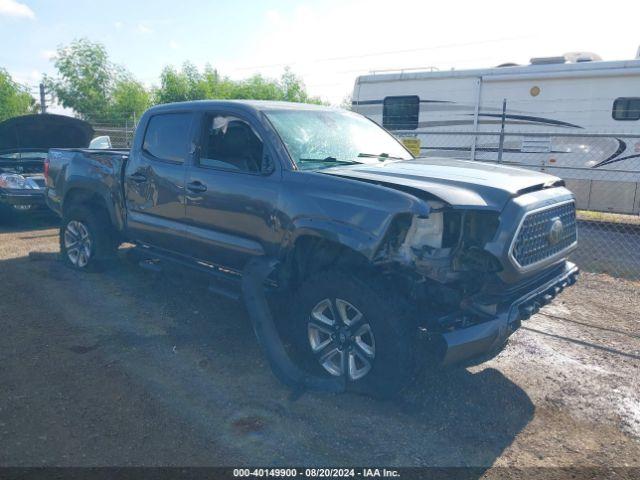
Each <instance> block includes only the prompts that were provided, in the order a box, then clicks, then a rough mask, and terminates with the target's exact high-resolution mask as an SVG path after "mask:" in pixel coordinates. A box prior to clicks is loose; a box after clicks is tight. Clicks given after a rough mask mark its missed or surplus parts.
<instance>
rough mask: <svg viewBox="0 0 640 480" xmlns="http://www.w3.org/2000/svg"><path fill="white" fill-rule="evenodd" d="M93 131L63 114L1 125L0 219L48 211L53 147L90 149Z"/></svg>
mask: <svg viewBox="0 0 640 480" xmlns="http://www.w3.org/2000/svg"><path fill="white" fill-rule="evenodd" d="M92 137H93V128H92V127H91V125H89V124H88V123H87V122H84V121H82V120H78V119H75V118H71V117H66V116H62V115H24V116H20V117H13V118H10V119H9V120H5V121H4V122H2V123H0V216H2V214H4V216H13V215H19V214H21V213H27V212H32V211H34V210H40V209H44V210H45V211H48V209H46V206H45V202H44V159H45V158H46V156H47V152H48V150H49V149H50V148H53V147H61V148H76V147H87V146H88V145H89V144H90V142H91V138H92Z"/></svg>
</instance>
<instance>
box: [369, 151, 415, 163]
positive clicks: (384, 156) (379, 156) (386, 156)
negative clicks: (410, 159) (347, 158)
mask: <svg viewBox="0 0 640 480" xmlns="http://www.w3.org/2000/svg"><path fill="white" fill-rule="evenodd" d="M358 157H360V158H377V159H378V160H380V161H381V162H383V161H385V160H406V158H402V157H392V156H390V155H389V154H388V153H379V154H377V155H375V154H373V153H359V154H358Z"/></svg>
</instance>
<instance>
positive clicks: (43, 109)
mask: <svg viewBox="0 0 640 480" xmlns="http://www.w3.org/2000/svg"><path fill="white" fill-rule="evenodd" d="M46 102H47V100H46V99H45V97H44V83H41V84H40V113H47V103H46Z"/></svg>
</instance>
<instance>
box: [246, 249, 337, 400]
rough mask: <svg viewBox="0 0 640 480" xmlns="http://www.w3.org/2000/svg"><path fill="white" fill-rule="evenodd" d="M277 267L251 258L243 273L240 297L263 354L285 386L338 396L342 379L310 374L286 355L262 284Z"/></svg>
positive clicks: (269, 260)
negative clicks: (332, 393) (241, 296)
mask: <svg viewBox="0 0 640 480" xmlns="http://www.w3.org/2000/svg"><path fill="white" fill-rule="evenodd" d="M277 266H278V261H277V260H275V259H272V258H269V257H255V258H253V259H251V260H250V261H249V262H248V263H247V265H246V266H245V268H244V270H243V272H242V294H243V299H244V304H245V306H246V308H247V311H248V312H249V318H250V319H251V324H252V326H253V331H254V333H255V335H256V338H257V339H258V344H259V345H260V348H261V349H262V351H263V352H264V354H265V356H266V357H267V360H268V361H269V366H270V367H271V371H272V372H273V374H274V375H275V376H276V378H278V380H280V381H281V382H282V383H284V384H285V385H287V386H289V387H292V388H295V389H304V390H316V391H325V392H334V393H341V392H344V391H345V389H346V381H345V379H344V377H339V378H323V377H319V376H316V375H312V374H310V373H308V372H306V371H305V370H303V369H301V368H300V367H298V366H297V365H296V364H295V363H294V362H293V360H291V358H290V357H289V355H288V354H287V352H286V350H285V348H284V345H283V343H282V340H281V338H280V335H279V334H278V330H277V328H276V324H275V322H274V321H273V317H272V315H271V309H270V308H269V304H268V303H267V299H266V297H265V290H264V285H265V281H266V279H267V277H269V275H270V274H271V273H272V272H273V271H274V269H275V268H276V267H277Z"/></svg>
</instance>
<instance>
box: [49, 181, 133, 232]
mask: <svg viewBox="0 0 640 480" xmlns="http://www.w3.org/2000/svg"><path fill="white" fill-rule="evenodd" d="M73 190H80V191H84V192H87V193H88V194H90V196H94V195H96V196H98V197H99V198H100V199H101V200H102V202H103V203H104V207H105V208H106V209H107V212H108V213H109V218H110V219H111V222H112V224H113V225H114V226H115V227H116V228H117V229H122V227H123V219H122V218H121V215H119V213H118V211H117V206H116V203H117V204H118V205H119V204H120V202H119V199H118V198H117V197H114V195H113V194H112V192H111V190H110V189H109V187H108V186H107V185H105V184H104V183H102V182H101V181H100V180H95V179H92V178H84V177H78V176H71V177H69V178H68V179H67V181H66V183H65V189H64V196H63V200H62V209H63V211H64V209H65V208H67V206H66V203H67V198H68V195H69V193H70V192H72V191H73Z"/></svg>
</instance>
